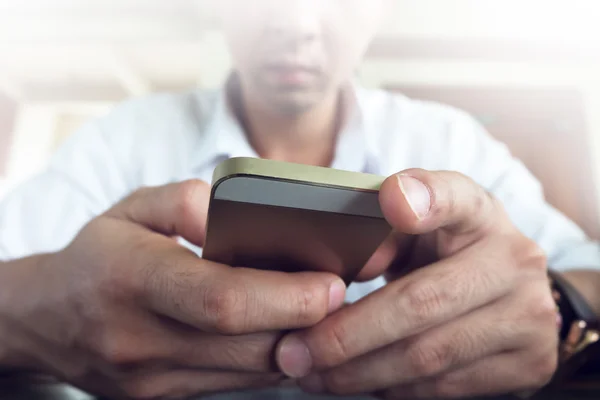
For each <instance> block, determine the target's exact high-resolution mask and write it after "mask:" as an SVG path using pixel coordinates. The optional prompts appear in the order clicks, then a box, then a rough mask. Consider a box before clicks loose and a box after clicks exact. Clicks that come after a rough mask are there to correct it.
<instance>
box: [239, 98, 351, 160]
mask: <svg viewBox="0 0 600 400" xmlns="http://www.w3.org/2000/svg"><path fill="white" fill-rule="evenodd" d="M243 100H244V101H243V105H242V107H241V108H242V113H241V114H242V115H243V117H242V118H240V119H241V121H242V123H243V125H244V128H245V130H246V133H247V135H248V138H249V140H250V143H251V145H252V147H253V148H254V149H255V150H256V152H257V153H258V154H259V156H260V157H262V158H268V159H272V160H280V161H288V162H294V163H300V164H308V165H319V166H329V165H331V163H332V161H333V156H334V152H335V143H336V139H337V136H338V133H339V129H340V121H341V107H340V96H339V93H332V94H331V95H329V96H327V98H325V99H323V101H321V102H320V103H319V104H317V105H315V106H314V107H312V108H311V109H310V110H306V111H305V112H302V113H299V114H296V115H290V114H287V115H286V114H284V113H278V112H277V111H275V110H272V109H269V108H268V107H265V106H264V105H263V104H261V101H260V100H259V99H253V98H252V97H251V96H249V95H246V94H245V93H244V95H243ZM239 115H240V113H238V116H239Z"/></svg>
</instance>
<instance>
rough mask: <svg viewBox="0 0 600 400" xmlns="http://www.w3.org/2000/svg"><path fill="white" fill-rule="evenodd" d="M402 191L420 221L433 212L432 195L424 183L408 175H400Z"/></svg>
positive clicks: (399, 181) (399, 180)
mask: <svg viewBox="0 0 600 400" xmlns="http://www.w3.org/2000/svg"><path fill="white" fill-rule="evenodd" d="M398 184H399V185H400V190H401V191H402V194H404V197H405V198H406V201H407V202H408V205H409V206H410V208H411V209H412V212H413V213H414V214H415V215H416V217H417V218H418V219H420V220H421V219H424V218H425V217H427V215H428V214H429V211H430V210H431V193H430V192H429V189H428V188H427V186H425V184H423V182H421V181H420V180H418V179H416V178H413V177H412V176H408V175H398Z"/></svg>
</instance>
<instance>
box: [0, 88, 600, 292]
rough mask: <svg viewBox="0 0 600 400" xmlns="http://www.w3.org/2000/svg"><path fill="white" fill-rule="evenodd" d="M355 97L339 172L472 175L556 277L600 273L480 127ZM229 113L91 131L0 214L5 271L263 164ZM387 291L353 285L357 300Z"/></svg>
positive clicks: (189, 102) (185, 113)
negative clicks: (173, 194)
mask: <svg viewBox="0 0 600 400" xmlns="http://www.w3.org/2000/svg"><path fill="white" fill-rule="evenodd" d="M353 92H354V94H355V96H354V98H355V100H356V102H355V104H356V107H353V110H354V111H353V113H352V114H351V117H350V118H349V121H348V123H347V124H346V126H345V128H344V130H343V132H342V133H341V135H340V138H339V140H338V143H337V150H336V154H335V158H334V161H333V164H332V167H334V168H338V169H345V170H351V171H361V172H368V173H373V174H380V175H390V174H393V173H395V172H398V171H401V170H404V169H407V168H415V167H417V168H425V169H429V170H452V171H458V172H461V173H464V174H466V175H468V176H470V177H472V178H473V179H474V180H475V181H476V182H478V183H479V184H480V185H482V186H483V187H484V188H486V189H487V190H488V191H490V192H492V193H493V194H494V195H495V196H496V197H498V198H499V199H500V200H501V201H502V202H503V203H504V205H505V207H506V209H507V211H508V213H509V215H510V217H511V218H512V220H513V222H514V223H515V224H516V226H517V227H518V228H519V229H520V230H521V231H522V232H523V233H525V234H526V235H527V236H529V237H530V238H532V239H533V240H535V241H537V243H539V244H540V245H541V247H542V248H543V249H544V250H545V251H546V253H547V255H548V257H549V260H550V266H551V267H553V268H558V269H568V268H581V267H593V268H600V248H599V246H598V244H596V243H593V242H591V241H589V240H588V239H587V238H586V236H585V235H584V233H583V232H582V231H581V230H580V229H579V228H578V227H577V226H576V225H575V224H574V223H572V222H571V221H569V220H568V219H567V218H565V217H564V216H563V215H562V214H560V213H559V212H558V211H556V210H555V209H553V208H552V207H551V206H550V205H548V204H547V203H546V202H545V200H544V197H543V193H542V188H541V187H540V184H539V183H538V181H537V180H536V179H535V178H534V177H533V176H532V175H531V174H530V173H529V172H528V171H527V170H526V168H525V167H524V166H523V165H522V164H521V163H520V162H519V161H517V160H515V159H514V158H513V157H512V156H511V155H510V153H509V151H508V150H507V148H506V147H505V146H504V145H502V144H500V143H498V142H496V141H495V140H493V139H492V138H491V137H490V136H489V135H488V134H487V133H486V132H485V130H484V129H483V128H482V127H481V126H480V125H479V124H478V123H477V122H476V121H475V120H474V119H473V118H472V117H470V116H469V115H467V114H465V113H463V112H461V111H458V110H455V109H453V108H450V107H447V106H443V105H439V104H433V103H427V102H421V101H414V100H411V99H408V98H406V97H404V96H401V95H395V94H389V93H386V92H383V91H378V90H366V89H363V88H360V87H358V86H356V87H354V90H353ZM227 104H228V102H227V101H226V95H225V92H224V91H214V92H212V91H211V92H204V91H193V92H189V93H183V94H165V95H156V96H153V97H149V98H145V99H138V100H132V101H129V102H127V103H125V104H123V105H120V106H118V107H117V108H116V109H115V110H114V111H113V112H112V113H110V114H109V115H108V116H106V117H104V118H102V119H99V120H96V121H93V122H91V123H88V124H87V125H86V126H85V127H84V128H83V129H81V130H80V131H79V132H77V133H76V134H74V135H73V136H72V137H71V138H69V139H68V140H67V142H66V143H65V144H64V145H63V146H62V147H61V148H60V150H59V151H58V152H57V153H56V154H55V155H54V157H53V158H52V160H51V162H50V164H49V166H48V168H47V169H46V170H45V171H44V172H42V173H41V174H39V175H38V176H37V177H35V178H34V179H32V180H30V181H29V182H27V183H25V184H23V185H21V186H20V187H18V188H17V189H16V190H15V191H14V192H13V193H11V194H9V195H8V196H7V197H6V198H5V199H4V200H3V201H2V203H1V204H0V259H3V260H10V259H14V258H18V257H23V256H27V255H31V254H34V253H39V252H49V251H56V250H59V249H61V248H63V247H64V246H65V245H67V244H68V243H69V242H70V241H71V240H72V239H73V237H74V236H75V235H76V234H77V232H78V231H79V230H80V229H81V228H82V226H83V225H84V224H85V223H86V222H87V221H89V220H90V219H92V218H93V217H94V216H96V215H98V214H100V213H102V212H103V211H105V210H106V209H108V208H110V207H111V206H112V205H113V204H114V203H115V202H117V201H118V200H119V199H121V198H123V197H124V196H126V195H128V194H129V193H130V192H132V191H134V190H136V189H137V188H139V187H141V186H155V185H162V184H165V183H169V182H176V181H182V180H186V179H189V178H199V179H202V180H205V181H207V182H210V180H211V176H212V173H213V169H214V168H215V166H216V165H217V164H218V163H219V162H221V161H223V160H225V159H227V158H228V157H237V156H246V157H257V154H256V152H255V151H254V150H253V149H252V147H251V146H250V144H249V143H248V141H247V140H246V137H245V135H244V133H243V131H242V129H241V127H240V125H239V124H238V122H237V120H236V119H235V118H234V117H233V115H232V113H231V112H230V110H229V108H228V106H227ZM197 250H199V249H197ZM381 284H383V282H382V281H381V280H376V281H374V282H370V283H366V284H357V285H352V286H351V288H350V290H349V294H348V297H349V300H350V301H353V300H355V299H357V298H359V297H361V296H364V295H365V294H367V293H369V292H370V291H372V290H374V289H375V288H377V287H379V286H380V285H381Z"/></svg>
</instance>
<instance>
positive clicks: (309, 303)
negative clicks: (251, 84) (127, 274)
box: [139, 246, 346, 335]
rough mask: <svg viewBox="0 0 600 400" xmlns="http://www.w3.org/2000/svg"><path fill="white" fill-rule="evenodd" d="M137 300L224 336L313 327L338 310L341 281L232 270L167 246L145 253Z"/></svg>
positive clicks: (342, 288)
mask: <svg viewBox="0 0 600 400" xmlns="http://www.w3.org/2000/svg"><path fill="white" fill-rule="evenodd" d="M146 257H147V259H146V260H144V261H142V262H141V264H142V265H145V270H144V271H143V272H141V273H140V275H139V276H143V277H144V279H143V283H142V284H141V285H142V289H141V292H142V294H141V301H143V302H144V303H145V305H146V307H148V309H149V310H151V311H153V312H156V313H158V314H159V315H163V316H167V317H170V318H173V319H175V320H177V321H180V322H183V323H185V324H189V325H191V326H194V327H196V328H198V329H200V330H203V331H205V332H213V333H220V334H226V335H240V334H246V333H255V332H264V331H275V330H285V329H296V328H303V327H307V326H312V325H314V324H316V323H317V322H319V321H320V320H322V319H323V318H324V317H325V316H326V315H327V314H328V313H330V312H331V311H333V310H335V309H337V308H339V307H340V306H341V305H342V303H343V301H344V297H345V288H346V287H345V285H344V283H343V281H342V280H341V279H340V278H339V277H337V276H335V275H333V274H327V273H319V272H310V273H309V272H306V273H297V274H289V273H283V272H275V271H263V270H254V269H246V268H232V267H228V266H225V265H222V264H216V263H212V262H209V261H206V260H200V259H198V258H197V257H196V256H195V255H194V254H193V253H191V252H189V251H187V250H186V249H184V248H181V247H176V246H170V247H168V248H167V249H165V250H164V251H163V252H162V253H160V252H157V251H156V250H155V251H153V252H152V253H148V254H147V255H146Z"/></svg>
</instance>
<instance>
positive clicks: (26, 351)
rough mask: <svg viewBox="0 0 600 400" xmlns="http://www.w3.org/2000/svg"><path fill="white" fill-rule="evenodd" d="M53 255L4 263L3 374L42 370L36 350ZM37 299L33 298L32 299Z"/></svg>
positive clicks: (0, 278) (0, 308)
mask: <svg viewBox="0 0 600 400" xmlns="http://www.w3.org/2000/svg"><path fill="white" fill-rule="evenodd" d="M51 257H52V255H49V254H48V255H39V256H34V257H29V258H24V259H20V260H15V261H9V262H4V263H0V375H18V374H26V373H41V372H43V371H41V369H42V368H41V363H40V362H38V354H37V351H36V347H37V346H36V345H35V343H37V340H36V339H37V335H36V334H35V333H36V330H35V329H34V327H36V325H37V323H38V322H37V321H35V319H36V314H37V310H32V308H31V306H32V304H34V302H35V299H39V298H40V296H41V293H40V290H41V288H42V286H41V285H39V284H38V282H40V281H43V280H44V278H43V276H44V274H40V273H39V272H40V271H42V270H43V269H45V268H46V265H47V264H48V262H49V259H50V258H51ZM32 300H33V302H32Z"/></svg>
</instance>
